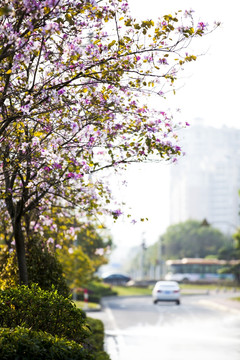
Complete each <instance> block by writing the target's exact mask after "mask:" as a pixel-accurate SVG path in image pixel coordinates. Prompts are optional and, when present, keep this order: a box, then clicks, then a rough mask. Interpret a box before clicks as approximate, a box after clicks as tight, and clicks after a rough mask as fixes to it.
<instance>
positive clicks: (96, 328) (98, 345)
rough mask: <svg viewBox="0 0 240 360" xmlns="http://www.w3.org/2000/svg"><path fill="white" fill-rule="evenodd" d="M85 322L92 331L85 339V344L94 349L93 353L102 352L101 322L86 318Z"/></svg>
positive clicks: (102, 331) (102, 334)
mask: <svg viewBox="0 0 240 360" xmlns="http://www.w3.org/2000/svg"><path fill="white" fill-rule="evenodd" d="M86 321H87V324H88V325H89V327H90V329H91V331H92V335H91V336H90V337H89V338H88V339H87V343H88V344H89V345H90V346H91V347H92V348H93V349H95V351H103V350H104V349H103V346H104V327H103V323H102V321H101V320H98V319H93V318H91V317H87V320H86Z"/></svg>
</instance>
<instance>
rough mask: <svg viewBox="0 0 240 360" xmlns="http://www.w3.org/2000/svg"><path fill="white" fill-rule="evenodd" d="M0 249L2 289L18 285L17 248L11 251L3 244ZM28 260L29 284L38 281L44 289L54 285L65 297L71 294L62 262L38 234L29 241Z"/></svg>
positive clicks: (49, 288) (27, 248)
mask: <svg viewBox="0 0 240 360" xmlns="http://www.w3.org/2000/svg"><path fill="white" fill-rule="evenodd" d="M0 250H1V252H0V289H2V290H3V289H6V288H9V287H12V286H18V284H19V276H18V270H17V256H16V250H12V251H11V252H9V250H8V248H7V246H3V245H2V246H1V247H0ZM26 262H27V269H28V280H29V285H31V284H34V283H38V285H39V286H40V287H41V289H43V290H51V288H52V285H54V287H55V289H56V290H58V293H59V294H61V295H63V296H64V297H68V296H69V295H70V290H69V288H68V286H67V282H66V280H65V278H64V276H63V269H62V265H61V263H60V262H59V260H58V259H57V256H56V255H55V254H54V253H53V252H51V251H49V250H48V248H47V245H46V243H45V242H44V241H42V239H41V238H40V237H39V238H38V237H37V236H36V235H35V237H32V238H30V239H28V241H27V245H26Z"/></svg>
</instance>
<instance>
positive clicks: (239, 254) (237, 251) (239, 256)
mask: <svg viewBox="0 0 240 360" xmlns="http://www.w3.org/2000/svg"><path fill="white" fill-rule="evenodd" d="M233 239H234V241H235V247H234V248H233V249H232V250H231V253H230V254H231V255H232V259H235V260H239V263H238V264H236V265H233V266H230V267H227V268H226V270H225V272H229V271H230V272H231V273H233V274H234V276H235V279H236V281H237V283H238V284H240V229H239V228H238V230H237V232H236V233H235V234H234V235H233ZM228 255H229V252H227V256H228Z"/></svg>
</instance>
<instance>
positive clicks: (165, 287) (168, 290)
mask: <svg viewBox="0 0 240 360" xmlns="http://www.w3.org/2000/svg"><path fill="white" fill-rule="evenodd" d="M152 296H153V303H154V304H157V302H158V301H174V302H175V303H176V304H177V305H179V304H180V287H179V285H178V283H177V282H176V281H158V282H157V283H156V284H155V286H154V288H153V291H152Z"/></svg>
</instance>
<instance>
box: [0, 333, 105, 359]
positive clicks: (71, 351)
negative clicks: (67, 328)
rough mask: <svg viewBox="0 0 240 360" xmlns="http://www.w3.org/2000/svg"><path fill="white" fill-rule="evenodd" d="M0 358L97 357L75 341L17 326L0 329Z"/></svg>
mask: <svg viewBox="0 0 240 360" xmlns="http://www.w3.org/2000/svg"><path fill="white" fill-rule="evenodd" d="M0 359H1V360H53V359H54V360H95V359H96V358H95V357H94V356H93V354H90V353H89V352H88V351H86V350H85V349H84V348H83V346H82V345H80V344H77V343H76V342H74V341H69V340H66V339H63V338H59V337H57V336H53V335H50V334H48V333H44V332H37V331H33V330H29V329H25V328H21V327H17V328H15V329H0ZM99 360H100V358H99Z"/></svg>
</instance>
